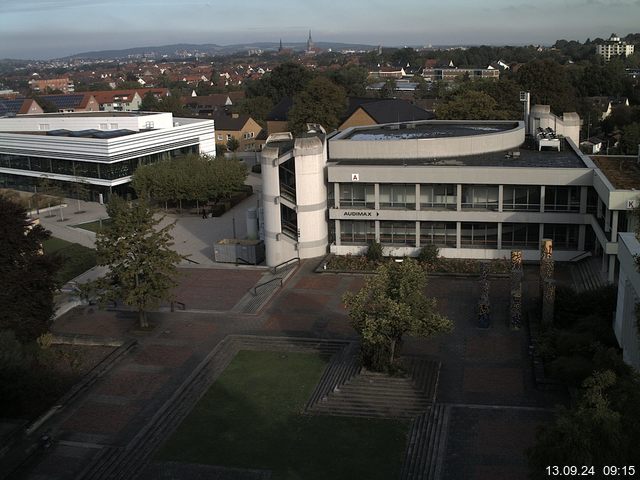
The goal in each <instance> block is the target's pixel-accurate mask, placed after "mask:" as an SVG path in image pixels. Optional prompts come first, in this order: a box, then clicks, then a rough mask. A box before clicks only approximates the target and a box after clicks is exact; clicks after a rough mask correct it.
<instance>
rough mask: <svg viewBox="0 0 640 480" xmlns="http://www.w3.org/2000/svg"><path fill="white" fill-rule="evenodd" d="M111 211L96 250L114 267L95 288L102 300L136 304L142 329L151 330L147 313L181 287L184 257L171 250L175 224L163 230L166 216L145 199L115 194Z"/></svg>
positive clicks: (98, 238)
mask: <svg viewBox="0 0 640 480" xmlns="http://www.w3.org/2000/svg"><path fill="white" fill-rule="evenodd" d="M107 213H108V214H109V217H110V218H111V222H110V223H109V225H108V226H106V227H105V228H103V229H102V230H101V231H100V232H98V234H97V235H96V251H97V256H98V264H99V265H104V266H108V267H109V270H108V272H107V274H106V276H105V277H103V278H101V279H99V280H97V281H96V282H94V283H93V284H92V285H91V288H92V289H95V291H96V292H97V295H98V297H99V299H100V300H101V301H102V302H105V301H122V302H124V303H125V304H126V305H130V306H132V307H135V308H136V310H137V312H138V320H139V324H140V327H141V328H147V327H148V326H149V323H148V320H147V311H148V310H149V309H151V308H154V307H157V306H158V305H159V304H160V302H162V301H166V300H171V298H172V294H171V289H172V288H173V287H175V285H176V281H175V277H176V274H177V268H176V265H177V264H178V263H179V262H180V260H181V259H182V257H181V256H180V255H179V254H178V253H176V252H175V251H174V250H172V249H171V247H172V246H173V241H172V237H171V234H170V232H171V229H172V228H173V226H174V224H173V223H172V224H169V225H167V226H166V227H163V228H159V224H160V222H161V221H162V219H161V218H158V217H155V216H154V212H153V210H152V209H151V208H150V207H149V204H148V203H147V202H146V201H145V200H140V201H139V202H137V203H131V202H126V201H124V200H122V199H120V198H118V197H116V196H113V197H112V198H111V201H110V202H109V204H108V206H107Z"/></svg>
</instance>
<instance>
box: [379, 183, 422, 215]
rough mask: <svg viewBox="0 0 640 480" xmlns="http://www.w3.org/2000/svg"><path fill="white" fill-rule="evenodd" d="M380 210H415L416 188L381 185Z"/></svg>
mask: <svg viewBox="0 0 640 480" xmlns="http://www.w3.org/2000/svg"><path fill="white" fill-rule="evenodd" d="M380 208H403V209H409V210H415V208H416V186H415V185H414V184H404V183H397V184H396V183H387V184H381V185H380Z"/></svg>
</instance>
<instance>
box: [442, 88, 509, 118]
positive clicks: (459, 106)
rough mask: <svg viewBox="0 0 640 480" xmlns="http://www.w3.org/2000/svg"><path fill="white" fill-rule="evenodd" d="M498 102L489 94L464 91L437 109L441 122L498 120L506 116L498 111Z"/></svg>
mask: <svg viewBox="0 0 640 480" xmlns="http://www.w3.org/2000/svg"><path fill="white" fill-rule="evenodd" d="M496 107H497V102H496V101H495V100H494V99H493V98H492V97H491V96H490V95H488V94H486V93H483V92H477V91H475V90H463V91H462V92H461V93H459V94H458V95H456V96H454V97H453V98H451V99H450V100H448V101H446V102H444V103H441V104H439V105H438V106H437V108H436V116H437V117H438V119H439V120H498V119H501V118H504V114H503V113H502V112H499V111H498V110H496Z"/></svg>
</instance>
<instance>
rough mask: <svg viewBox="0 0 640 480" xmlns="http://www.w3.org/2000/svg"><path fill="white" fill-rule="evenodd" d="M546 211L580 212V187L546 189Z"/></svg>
mask: <svg viewBox="0 0 640 480" xmlns="http://www.w3.org/2000/svg"><path fill="white" fill-rule="evenodd" d="M544 210H545V211H546V212H579V211H580V187H546V188H545V193H544Z"/></svg>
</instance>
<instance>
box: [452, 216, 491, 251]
mask: <svg viewBox="0 0 640 480" xmlns="http://www.w3.org/2000/svg"><path fill="white" fill-rule="evenodd" d="M460 246H461V247H462V248H498V224H497V223H464V222H463V223H462V231H461V235H460Z"/></svg>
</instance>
